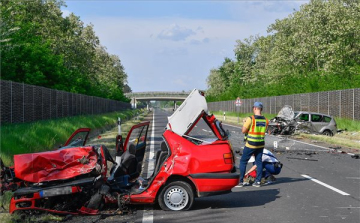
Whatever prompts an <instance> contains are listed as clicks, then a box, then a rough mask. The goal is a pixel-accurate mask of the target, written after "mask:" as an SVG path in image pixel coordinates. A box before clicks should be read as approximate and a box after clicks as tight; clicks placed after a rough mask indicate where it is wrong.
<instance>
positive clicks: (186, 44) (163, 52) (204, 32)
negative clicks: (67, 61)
mask: <svg viewBox="0 0 360 223" xmlns="http://www.w3.org/2000/svg"><path fill="white" fill-rule="evenodd" d="M240 3H241V2H231V4H230V3H229V4H230V7H229V8H231V12H232V13H233V17H234V20H215V19H213V20H211V19H189V18H180V17H157V18H124V17H86V16H82V20H83V21H84V22H85V23H90V22H91V23H92V24H94V29H95V32H96V35H97V36H99V38H100V41H101V44H103V45H105V46H106V47H107V49H108V51H109V52H110V53H112V54H116V55H118V56H119V57H120V59H121V61H122V63H123V65H124V67H125V71H126V72H127V74H128V81H129V85H130V87H131V88H132V89H133V91H135V92H136V91H152V90H154V89H156V90H161V91H181V90H192V89H193V88H198V89H206V81H205V80H206V78H207V76H208V75H209V72H210V69H212V68H216V67H218V66H220V65H221V63H222V62H223V60H224V57H229V58H234V48H235V45H236V40H238V39H244V38H247V37H249V36H250V35H256V34H260V35H266V34H267V32H266V29H267V27H268V26H269V25H270V24H271V23H274V22H275V19H278V18H279V19H281V18H284V17H286V16H287V15H288V14H289V13H291V12H288V11H286V7H287V8H289V7H290V8H291V7H292V6H293V5H296V4H298V3H292V2H281V4H285V6H281V7H283V8H281V9H278V10H279V11H283V12H272V11H271V10H272V8H274V7H275V8H276V7H277V6H276V4H275V3H272V2H271V3H269V4H270V5H269V4H268V3H266V4H265V3H264V4H262V3H261V2H260V3H259V4H244V2H242V3H243V4H240ZM169 24H173V25H171V26H169ZM164 40H169V41H164Z"/></svg>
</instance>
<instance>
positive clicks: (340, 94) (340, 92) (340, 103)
mask: <svg viewBox="0 0 360 223" xmlns="http://www.w3.org/2000/svg"><path fill="white" fill-rule="evenodd" d="M339 117H340V118H341V90H340V97H339Z"/></svg>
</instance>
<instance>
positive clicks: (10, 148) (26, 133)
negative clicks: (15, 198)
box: [0, 110, 140, 166]
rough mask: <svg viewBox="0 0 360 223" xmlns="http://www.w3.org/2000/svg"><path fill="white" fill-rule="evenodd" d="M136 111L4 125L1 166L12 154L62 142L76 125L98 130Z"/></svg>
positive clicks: (29, 151) (44, 147) (0, 151)
mask: <svg viewBox="0 0 360 223" xmlns="http://www.w3.org/2000/svg"><path fill="white" fill-rule="evenodd" d="M136 113H140V111H139V110H126V111H122V112H113V113H107V114H101V115H82V116H74V117H67V118H61V119H53V120H44V121H38V122H32V123H22V124H5V125H2V126H1V129H0V133H1V135H0V139H1V146H0V157H1V159H2V160H3V161H4V163H5V165H8V166H9V165H12V164H13V159H12V157H13V155H15V154H22V153H33V152H40V151H46V150H51V149H54V148H57V147H58V146H59V145H61V144H63V143H65V141H66V140H67V139H68V137H69V136H70V135H71V133H73V132H74V131H75V130H76V129H78V128H85V127H86V128H91V129H98V128H102V127H104V126H108V125H115V123H116V120H117V117H120V118H121V119H122V120H126V119H129V118H131V117H133V116H134V115H135V114H136Z"/></svg>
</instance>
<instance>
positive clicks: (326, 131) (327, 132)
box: [322, 130, 334, 136]
mask: <svg viewBox="0 0 360 223" xmlns="http://www.w3.org/2000/svg"><path fill="white" fill-rule="evenodd" d="M322 134H323V135H326V136H333V135H334V134H333V133H332V132H331V131H330V130H325V131H323V133H322Z"/></svg>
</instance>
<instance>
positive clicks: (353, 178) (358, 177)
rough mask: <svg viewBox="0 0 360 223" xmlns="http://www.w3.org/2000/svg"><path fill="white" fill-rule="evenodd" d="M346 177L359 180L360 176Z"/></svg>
mask: <svg viewBox="0 0 360 223" xmlns="http://www.w3.org/2000/svg"><path fill="white" fill-rule="evenodd" d="M345 178H346V179H355V180H360V177H345Z"/></svg>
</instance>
